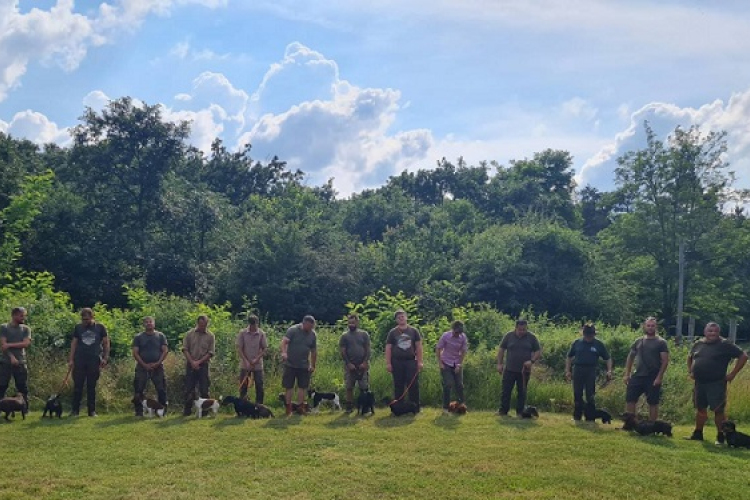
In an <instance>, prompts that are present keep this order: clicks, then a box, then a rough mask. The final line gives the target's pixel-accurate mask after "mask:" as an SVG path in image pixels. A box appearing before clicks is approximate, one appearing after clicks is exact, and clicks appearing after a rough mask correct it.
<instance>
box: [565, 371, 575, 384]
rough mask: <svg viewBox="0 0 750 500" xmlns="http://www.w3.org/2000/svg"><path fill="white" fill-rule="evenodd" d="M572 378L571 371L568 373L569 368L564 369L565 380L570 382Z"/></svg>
mask: <svg viewBox="0 0 750 500" xmlns="http://www.w3.org/2000/svg"><path fill="white" fill-rule="evenodd" d="M572 378H573V374H572V373H570V370H566V371H565V380H566V381H567V382H570V381H571V379H572Z"/></svg>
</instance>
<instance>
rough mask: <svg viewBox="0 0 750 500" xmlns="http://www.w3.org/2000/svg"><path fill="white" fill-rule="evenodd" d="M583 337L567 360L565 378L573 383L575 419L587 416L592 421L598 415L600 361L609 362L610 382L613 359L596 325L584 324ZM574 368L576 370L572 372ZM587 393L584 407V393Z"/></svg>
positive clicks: (574, 345)
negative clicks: (596, 398)
mask: <svg viewBox="0 0 750 500" xmlns="http://www.w3.org/2000/svg"><path fill="white" fill-rule="evenodd" d="M581 335H582V336H581V337H580V338H578V339H576V340H574V341H573V344H572V345H571V346H570V350H569V351H568V357H567V358H566V359H565V379H566V380H567V381H568V382H570V381H571V380H572V381H573V401H574V402H575V406H574V408H573V420H581V416H582V415H584V414H585V415H586V420H587V421H589V422H592V421H594V420H596V418H594V415H595V412H596V400H595V395H596V372H597V369H598V368H599V359H603V360H604V361H606V362H607V380H608V381H609V380H612V358H611V357H610V355H609V351H607V347H606V346H605V345H604V343H603V342H602V341H601V340H599V339H597V338H596V327H594V325H583V328H581ZM571 365H573V371H572V373H571ZM584 391H585V393H586V403H585V406H584V402H583V394H584Z"/></svg>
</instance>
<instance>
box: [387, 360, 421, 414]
mask: <svg viewBox="0 0 750 500" xmlns="http://www.w3.org/2000/svg"><path fill="white" fill-rule="evenodd" d="M418 376H419V368H417V371H416V373H414V377H412V379H411V382H409V385H407V386H406V389H404V392H403V394H401V396H399V397H398V398H397V399H394V400H393V401H391V402H390V403H388V406H393V405H394V404H396V403H398V402H399V401H401V400H402V399H404V397H405V396H406V394H407V393H408V392H409V389H411V386H412V385H414V382H415V381H416V380H417V377H418Z"/></svg>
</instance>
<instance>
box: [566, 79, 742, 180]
mask: <svg viewBox="0 0 750 500" xmlns="http://www.w3.org/2000/svg"><path fill="white" fill-rule="evenodd" d="M644 121H648V122H649V125H650V126H651V128H652V129H653V130H654V132H655V133H656V135H657V136H658V137H659V138H661V139H664V138H666V137H667V136H668V135H670V134H671V133H672V132H673V131H674V129H675V128H676V127H677V126H681V127H684V128H688V127H691V126H694V125H695V126H698V127H700V128H701V130H703V132H704V133H707V132H708V131H726V132H727V147H728V151H727V158H728V160H729V162H730V166H731V169H732V170H734V171H735V172H736V174H737V178H738V181H739V182H738V186H737V187H743V188H747V187H750V89H748V90H746V91H744V92H739V93H735V94H733V95H732V96H731V97H730V98H729V101H728V102H727V103H724V102H723V101H721V100H715V101H713V102H711V103H708V104H704V105H703V106H701V107H699V108H691V107H684V108H681V107H679V106H676V105H674V104H668V103H661V102H656V103H651V104H648V105H646V106H643V107H642V108H641V109H639V110H637V111H635V112H634V113H633V114H632V116H631V119H630V126H629V127H628V128H627V129H626V130H624V131H622V132H621V133H619V134H617V136H616V137H615V140H614V142H611V143H610V144H607V145H606V146H605V147H603V148H602V149H601V150H600V151H599V152H598V153H596V154H595V155H593V156H592V157H591V158H589V159H588V160H587V161H586V162H585V164H584V165H583V168H582V169H581V171H580V172H579V174H578V176H577V178H578V181H579V184H581V185H585V184H591V185H593V186H594V187H596V188H599V189H602V190H610V189H613V188H614V187H615V186H614V181H615V175H614V169H615V168H616V166H617V163H616V162H617V158H618V157H619V156H620V155H622V154H624V153H626V152H628V151H635V150H639V149H643V148H644V147H646V139H645V131H644V128H643V122H644Z"/></svg>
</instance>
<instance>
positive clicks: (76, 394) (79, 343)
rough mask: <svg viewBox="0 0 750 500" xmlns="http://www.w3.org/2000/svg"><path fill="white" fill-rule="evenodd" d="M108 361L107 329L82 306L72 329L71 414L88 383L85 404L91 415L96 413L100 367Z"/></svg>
mask: <svg viewBox="0 0 750 500" xmlns="http://www.w3.org/2000/svg"><path fill="white" fill-rule="evenodd" d="M108 362H109V337H108V336H107V328H106V327H105V326H104V325H102V324H101V323H97V322H96V321H94V311H93V310H91V309H90V308H88V307H85V308H83V309H81V322H80V323H79V324H77V325H76V327H75V329H74V330H73V340H72V341H71V342H70V358H69V359H68V366H70V367H71V368H72V370H73V403H72V406H71V410H70V416H71V417H77V416H78V412H79V410H80V408H81V399H82V398H83V385H84V383H85V384H86V404H87V406H88V412H89V417H95V416H96V382H97V381H98V380H99V374H100V373H101V369H102V368H104V367H105V366H107V363H108Z"/></svg>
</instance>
